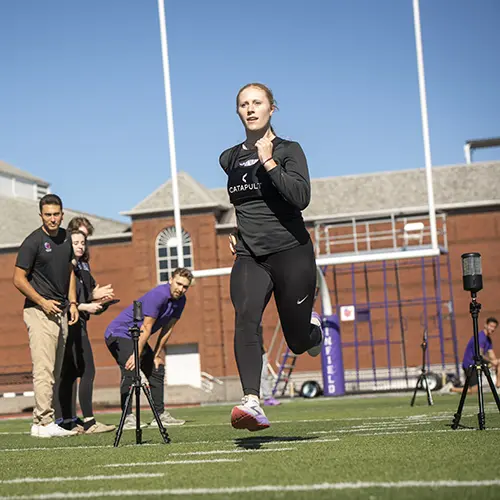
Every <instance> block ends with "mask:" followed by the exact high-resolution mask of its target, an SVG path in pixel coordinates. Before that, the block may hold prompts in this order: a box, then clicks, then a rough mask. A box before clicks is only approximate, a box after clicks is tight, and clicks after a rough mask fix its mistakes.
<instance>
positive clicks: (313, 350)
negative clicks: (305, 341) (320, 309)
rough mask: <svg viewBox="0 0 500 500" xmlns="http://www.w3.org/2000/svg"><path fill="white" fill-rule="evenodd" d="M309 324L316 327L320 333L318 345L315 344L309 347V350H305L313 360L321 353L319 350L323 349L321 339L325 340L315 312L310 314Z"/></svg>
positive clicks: (319, 317) (318, 316)
mask: <svg viewBox="0 0 500 500" xmlns="http://www.w3.org/2000/svg"><path fill="white" fill-rule="evenodd" d="M311 324H313V325H315V326H317V327H318V328H319V331H320V333H321V340H320V341H319V344H317V345H315V346H314V347H311V348H310V349H308V350H307V354H309V356H312V357H313V358H315V357H316V356H317V355H318V354H320V353H321V348H322V347H323V339H324V338H325V337H324V335H323V327H322V324H321V316H320V315H319V314H318V313H316V312H313V313H312V315H311Z"/></svg>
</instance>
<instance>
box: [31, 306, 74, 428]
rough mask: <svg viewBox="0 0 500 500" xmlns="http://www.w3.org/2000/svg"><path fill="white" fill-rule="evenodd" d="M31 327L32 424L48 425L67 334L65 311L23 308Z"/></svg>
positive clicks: (51, 416) (52, 417)
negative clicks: (33, 404) (33, 395)
mask: <svg viewBox="0 0 500 500" xmlns="http://www.w3.org/2000/svg"><path fill="white" fill-rule="evenodd" d="M24 322H25V323H26V326H27V327H28V335H29V341H30V351H31V361H32V363H33V390H34V392H35V409H34V410H33V423H34V424H42V425H47V424H50V423H51V422H53V421H54V404H53V398H54V386H55V385H56V384H58V382H59V377H60V374H61V366H62V361H63V357H64V348H65V346H66V339H67V337H68V318H67V315H66V313H65V312H64V313H62V314H57V315H54V316H47V315H46V314H45V313H44V312H43V311H42V310H41V309H38V308H37V307H29V308H27V309H24Z"/></svg>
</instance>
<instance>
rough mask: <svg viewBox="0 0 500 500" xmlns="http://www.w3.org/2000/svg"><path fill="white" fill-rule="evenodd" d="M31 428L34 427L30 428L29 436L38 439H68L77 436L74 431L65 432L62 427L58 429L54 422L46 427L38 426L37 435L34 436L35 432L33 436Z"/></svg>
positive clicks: (76, 432)
mask: <svg viewBox="0 0 500 500" xmlns="http://www.w3.org/2000/svg"><path fill="white" fill-rule="evenodd" d="M33 427H34V425H33V426H32V427H31V435H32V436H33V437H38V438H52V437H68V436H76V435H77V434H78V431H77V430H76V429H73V430H71V431H67V430H66V429H63V428H62V427H59V426H58V425H57V424H56V423H55V422H51V423H50V424H47V425H38V426H37V427H38V434H36V430H35V434H34V433H33Z"/></svg>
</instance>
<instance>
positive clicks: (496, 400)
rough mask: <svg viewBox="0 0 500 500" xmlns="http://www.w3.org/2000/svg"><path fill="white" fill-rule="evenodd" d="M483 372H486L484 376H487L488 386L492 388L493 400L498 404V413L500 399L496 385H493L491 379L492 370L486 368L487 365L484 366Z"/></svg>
mask: <svg viewBox="0 0 500 500" xmlns="http://www.w3.org/2000/svg"><path fill="white" fill-rule="evenodd" d="M483 371H484V374H485V375H486V380H487V381H488V384H489V386H490V389H491V393H492V394H493V398H494V400H495V403H496V404H497V408H498V411H500V398H499V397H498V392H497V388H496V387H495V384H494V383H493V379H492V378H491V373H490V370H489V368H488V367H487V366H486V363H484V364H483Z"/></svg>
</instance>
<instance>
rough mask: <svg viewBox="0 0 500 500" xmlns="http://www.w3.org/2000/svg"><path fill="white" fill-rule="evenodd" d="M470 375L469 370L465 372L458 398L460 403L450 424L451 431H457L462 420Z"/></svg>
mask: <svg viewBox="0 0 500 500" xmlns="http://www.w3.org/2000/svg"><path fill="white" fill-rule="evenodd" d="M470 375H471V370H467V376H466V377H465V384H464V388H463V390H462V395H461V396H460V403H459V404H458V409H457V412H456V413H455V415H454V416H453V423H452V424H451V428H452V429H458V426H459V424H460V419H461V418H462V410H463V409H464V404H465V398H466V397H467V391H468V390H469V378H470Z"/></svg>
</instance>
